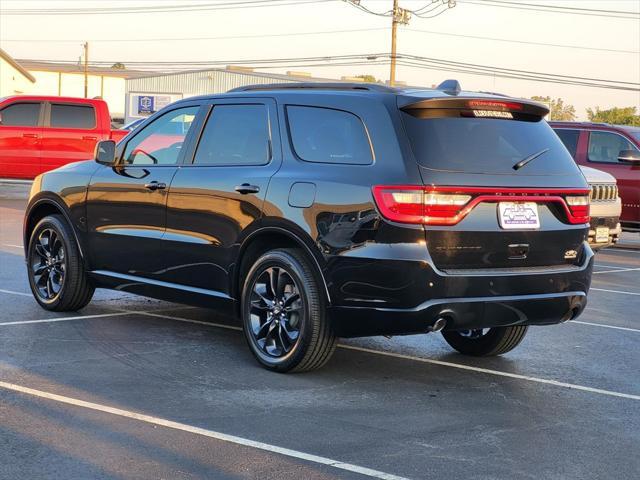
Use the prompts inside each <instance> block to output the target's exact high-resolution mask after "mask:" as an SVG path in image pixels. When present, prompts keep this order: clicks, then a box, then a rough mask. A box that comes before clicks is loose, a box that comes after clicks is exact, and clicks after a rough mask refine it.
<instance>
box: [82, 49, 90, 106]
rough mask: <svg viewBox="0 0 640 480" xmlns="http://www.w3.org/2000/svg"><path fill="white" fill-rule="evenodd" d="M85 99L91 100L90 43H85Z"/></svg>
mask: <svg viewBox="0 0 640 480" xmlns="http://www.w3.org/2000/svg"><path fill="white" fill-rule="evenodd" d="M83 47H84V98H89V42H84V44H83Z"/></svg>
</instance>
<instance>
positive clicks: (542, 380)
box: [338, 345, 640, 400]
mask: <svg viewBox="0 0 640 480" xmlns="http://www.w3.org/2000/svg"><path fill="white" fill-rule="evenodd" d="M338 346H339V347H341V348H345V349H347V350H355V351H358V352H365V353H372V354H375V355H383V356H385V357H394V358H400V359H403V360H413V361H414V362H422V363H431V364H433V365H440V366H442V367H451V368H459V369H460V370H470V371H473V372H480V373H486V374H489V375H497V376H499V377H507V378H515V379H517V380H527V381H529V382H536V383H544V384H546V385H553V386H556V387H564V388H570V389H572V390H580V391H583V392H589V393H598V394H600V395H608V396H611V397H620V398H626V399H629V400H640V395H632V394H629V393H621V392H614V391H611V390H603V389H601V388H592V387H585V386H584V385H577V384H575V383H566V382H559V381H557V380H549V379H546V378H538V377H531V376H529V375H520V374H518V373H509V372H502V371H500V370H491V369H488V368H481V367H473V366H470V365H463V364H460V363H453V362H444V361H442V360H432V359H430V358H421V357H414V356H411V355H403V354H400V353H393V352H383V351H381V350H372V349H369V348H362V347H355V346H352V345H338Z"/></svg>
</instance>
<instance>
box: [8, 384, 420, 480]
mask: <svg viewBox="0 0 640 480" xmlns="http://www.w3.org/2000/svg"><path fill="white" fill-rule="evenodd" d="M0 388H4V389H5V390H11V391H13V392H18V393H22V394H26V395H31V396H34V397H39V398H43V399H46V400H52V401H55V402H58V403H64V404H66V405H73V406H76V407H82V408H86V409H88V410H93V411H97V412H103V413H108V414H111V415H116V416H119V417H123V418H129V419H131V420H137V421H140V422H145V423H149V424H151V425H158V426H161V427H166V428H171V429H174V430H180V431H183V432H188V433H193V434H195V435H200V436H203V437H208V438H213V439H216V440H220V441H222V442H227V443H233V444H235V445H241V446H244V447H250V448H255V449H257V450H263V451H265V452H270V453H276V454H279V455H284V456H286V457H291V458H296V459H298V460H304V461H307V462H312V463H317V464H320V465H326V466H328V467H332V468H337V469H339V470H346V471H348V472H353V473H358V474H360V475H364V476H367V477H370V478H378V479H381V480H409V479H407V478H405V477H400V476H398V475H392V474H390V473H385V472H381V471H378V470H373V469H371V468H366V467H361V466H358V465H353V464H351V463H345V462H340V461H339V460H334V459H332V458H327V457H320V456H318V455H312V454H309V453H305V452H300V451H298V450H291V449H289V448H283V447H278V446H276V445H271V444H268V443H264V442H258V441H255V440H250V439H247V438H242V437H236V436H234V435H227V434H225V433H221V432H216V431H214V430H207V429H205V428H200V427H194V426H192V425H188V424H185V423H180V422H174V421H172V420H167V419H164V418H159V417H153V416H151V415H145V414H143V413H137V412H132V411H129V410H123V409H121V408H115V407H110V406H108V405H102V404H99V403H93V402H87V401H85V400H80V399H77V398H72V397H66V396H64V395H58V394H55V393H49V392H45V391H42V390H36V389H33V388H29V387H24V386H22V385H16V384H13V383H7V382H2V381H0Z"/></svg>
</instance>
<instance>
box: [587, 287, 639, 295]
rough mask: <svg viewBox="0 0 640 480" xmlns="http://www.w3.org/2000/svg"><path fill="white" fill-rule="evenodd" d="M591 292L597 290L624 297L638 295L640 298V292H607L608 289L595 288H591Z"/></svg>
mask: <svg viewBox="0 0 640 480" xmlns="http://www.w3.org/2000/svg"><path fill="white" fill-rule="evenodd" d="M589 290H595V291H596V292H607V293H621V294H623V295H637V296H639V297H640V293H638V292H623V291H621V290H607V289H606V288H594V287H591V288H590V289H589Z"/></svg>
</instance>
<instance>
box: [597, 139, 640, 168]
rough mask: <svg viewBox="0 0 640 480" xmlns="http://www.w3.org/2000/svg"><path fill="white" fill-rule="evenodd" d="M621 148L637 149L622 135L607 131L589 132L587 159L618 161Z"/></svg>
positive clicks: (608, 161)
mask: <svg viewBox="0 0 640 480" xmlns="http://www.w3.org/2000/svg"><path fill="white" fill-rule="evenodd" d="M622 150H636V151H637V150H638V149H637V148H636V147H634V146H633V144H632V143H631V142H629V141H628V140H627V139H626V138H624V137H623V136H622V135H618V134H617V133H609V132H595V131H592V132H590V133H589V161H590V162H607V163H619V162H618V157H619V156H620V152H621V151H622Z"/></svg>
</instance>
